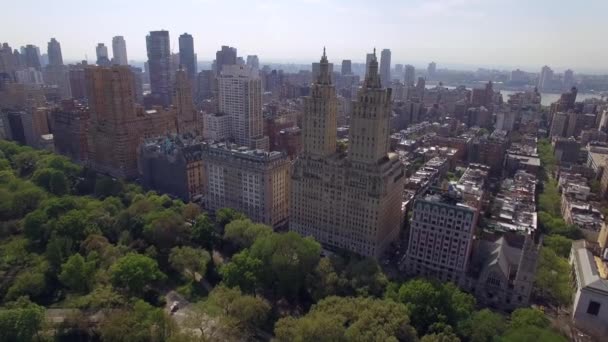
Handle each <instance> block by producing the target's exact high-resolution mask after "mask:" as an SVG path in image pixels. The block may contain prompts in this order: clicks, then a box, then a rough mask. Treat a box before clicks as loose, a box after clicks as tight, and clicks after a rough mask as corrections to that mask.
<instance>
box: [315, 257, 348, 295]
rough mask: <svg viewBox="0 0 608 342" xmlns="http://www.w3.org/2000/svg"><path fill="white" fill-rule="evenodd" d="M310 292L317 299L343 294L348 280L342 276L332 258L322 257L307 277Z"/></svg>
mask: <svg viewBox="0 0 608 342" xmlns="http://www.w3.org/2000/svg"><path fill="white" fill-rule="evenodd" d="M306 283H307V288H308V292H309V293H310V294H311V296H312V298H313V299H314V300H315V301H319V300H321V299H323V298H325V297H329V296H332V295H341V294H342V292H343V291H344V289H345V288H346V287H347V285H348V280H347V279H346V278H344V277H341V276H340V275H339V274H338V272H337V271H336V269H335V268H334V265H333V263H332V260H331V259H330V258H327V257H326V258H321V259H320V260H319V263H318V264H317V266H316V267H315V269H314V271H313V272H312V273H311V274H310V275H309V276H308V277H307V279H306Z"/></svg>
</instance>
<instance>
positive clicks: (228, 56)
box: [215, 45, 237, 75]
mask: <svg viewBox="0 0 608 342" xmlns="http://www.w3.org/2000/svg"><path fill="white" fill-rule="evenodd" d="M235 64H237V63H236V48H233V47H230V46H226V45H222V49H221V50H219V51H218V52H216V53H215V74H216V75H220V73H221V71H222V70H223V67H224V66H225V65H235Z"/></svg>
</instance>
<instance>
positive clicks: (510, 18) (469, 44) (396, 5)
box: [3, 0, 608, 73]
mask: <svg viewBox="0 0 608 342" xmlns="http://www.w3.org/2000/svg"><path fill="white" fill-rule="evenodd" d="M114 2H115V1H114V0H110V1H108V2H105V3H103V4H101V3H100V4H97V3H91V4H88V5H87V6H86V7H80V8H87V11H79V12H76V13H74V11H73V10H72V9H71V8H70V7H71V5H72V4H71V3H68V2H67V1H58V2H55V3H53V5H52V6H50V5H48V6H47V5H40V4H37V3H36V4H33V3H32V1H31V0H26V1H22V2H20V3H17V4H15V5H14V6H11V8H10V9H9V13H7V14H8V15H7V16H6V19H5V20H4V23H5V25H6V26H7V27H17V28H19V29H17V30H5V31H6V35H5V37H4V38H3V39H4V40H5V41H8V42H10V43H11V44H12V45H13V46H25V45H26V44H35V45H37V46H39V47H40V46H43V47H44V46H46V44H47V42H48V41H49V40H50V38H52V37H54V38H56V39H57V40H58V41H59V42H60V43H61V47H62V52H63V57H64V59H65V60H66V61H76V60H82V59H83V58H85V55H86V56H88V60H89V61H94V56H95V45H96V43H97V42H103V43H104V44H105V45H106V46H111V42H112V37H114V36H117V35H121V36H124V37H125V40H126V41H127V49H128V55H129V57H130V58H131V60H134V61H145V60H146V49H145V36H146V35H147V34H148V32H149V31H154V30H161V29H165V30H168V31H169V32H170V39H171V51H172V52H174V53H176V52H178V51H179V47H178V43H177V42H178V37H179V35H181V34H183V33H184V32H187V33H189V34H191V35H192V36H193V37H194V42H195V45H194V50H195V52H196V53H197V55H198V59H199V61H211V60H213V57H214V53H215V51H217V49H218V47H219V46H221V45H230V46H235V47H236V48H237V49H239V53H240V54H241V55H242V56H246V55H248V54H252V55H253V54H256V55H258V56H260V60H261V61H262V62H263V63H268V62H279V61H281V62H287V63H289V62H291V63H308V62H312V61H315V60H316V58H317V57H316V56H315V54H316V53H317V51H319V48H320V47H321V46H327V50H328V55H331V58H332V59H333V60H334V61H338V60H342V59H352V60H353V62H354V63H360V62H364V57H365V53H366V52H369V51H370V50H371V48H372V47H374V46H375V47H376V48H377V49H378V50H379V51H380V50H381V49H385V48H386V49H390V50H391V52H392V64H397V63H402V64H413V65H419V66H421V65H424V64H426V63H428V62H430V61H436V62H437V63H438V65H439V67H440V68H441V67H444V66H448V67H451V66H454V65H461V66H471V67H473V66H479V67H481V66H485V67H490V66H495V67H504V68H517V67H519V68H523V69H525V70H527V71H535V72H538V70H540V67H542V66H543V65H549V66H551V67H552V68H553V69H554V70H556V71H558V72H560V71H563V70H565V69H567V68H571V69H574V70H575V71H577V72H594V73H597V72H606V71H608V66H605V63H604V61H605V60H607V59H608V48H606V47H605V44H603V42H602V40H601V35H599V34H597V33H596V31H597V27H595V26H594V24H593V22H597V21H594V20H593V19H592V18H590V16H594V15H595V14H594V13H598V14H599V13H605V12H606V10H608V3H606V2H603V1H599V0H589V1H587V3H586V4H585V6H584V7H582V6H581V7H574V8H568V10H566V9H564V8H562V7H563V6H557V4H554V3H553V2H550V1H547V0H542V1H537V2H535V3H533V4H529V3H524V2H523V1H519V0H518V1H512V2H509V3H503V2H498V1H494V0H490V1H479V0H434V1H424V2H423V1H417V0H416V1H405V2H396V1H386V2H383V3H379V4H374V6H370V5H369V4H367V3H365V2H363V1H351V2H348V3H345V2H344V1H340V0H296V1H293V2H290V3H289V4H284V3H282V2H278V1H276V0H265V1H258V2H255V3H254V4H251V3H243V4H241V3H240V2H239V1H237V2H231V3H230V4H227V3H224V2H219V1H215V0H190V1H176V2H173V3H172V4H171V6H170V7H167V6H165V5H163V6H160V5H157V4H156V3H155V1H151V2H149V3H148V4H147V6H145V7H139V6H137V4H134V3H126V4H123V3H121V6H120V8H121V11H115V9H116V8H117V7H116V6H114V5H113V3H114ZM243 8H246V9H247V10H239V9H243ZM186 9H187V10H186ZM514 9H517V11H514ZM581 11H584V13H585V15H582V13H580V12H581ZM515 12H516V13H515ZM64 13H70V15H69V16H67V15H65V14H64ZM218 13H230V16H229V17H230V20H231V22H236V23H237V24H236V25H223V24H222V20H225V18H227V17H226V16H224V15H216V14H218ZM577 13H578V14H581V15H577ZM24 17H28V18H30V19H32V22H37V23H39V25H40V26H45V27H50V29H47V30H37V29H35V27H34V26H32V27H23V25H22V23H21V21H20V18H24ZM99 18H103V20H104V25H91V23H95V21H99ZM370 20H371V21H374V22H375V25H364V24H363V23H364V22H368V21H370ZM599 20H601V18H599V19H598V21H599ZM58 22H61V23H62V25H56V24H57V23H58ZM312 22H323V23H325V24H324V25H310V23H312ZM463 22H465V23H467V24H466V25H463V24H462V23H463ZM513 22H517V24H518V25H517V26H514V25H511V24H510V23H513ZM564 22H568V23H569V24H568V25H567V28H566V25H563V23H564ZM471 23H473V24H471ZM74 27H78V34H75V31H74ZM304 27H305V28H306V29H302V28H304ZM211 33H212V34H211ZM261 42H262V43H261ZM558 42H559V44H557V43H558ZM581 56H584V58H581Z"/></svg>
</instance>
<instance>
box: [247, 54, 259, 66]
mask: <svg viewBox="0 0 608 342" xmlns="http://www.w3.org/2000/svg"><path fill="white" fill-rule="evenodd" d="M247 66H248V67H250V68H253V69H258V70H259V69H260V60H259V59H258V56H257V55H248V56H247Z"/></svg>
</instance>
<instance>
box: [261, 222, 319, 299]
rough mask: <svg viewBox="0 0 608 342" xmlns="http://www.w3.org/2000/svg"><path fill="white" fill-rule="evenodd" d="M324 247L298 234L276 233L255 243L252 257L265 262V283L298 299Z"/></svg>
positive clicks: (263, 263)
mask: <svg viewBox="0 0 608 342" xmlns="http://www.w3.org/2000/svg"><path fill="white" fill-rule="evenodd" d="M320 253H321V245H320V244H319V243H318V242H316V241H315V240H313V239H312V238H310V237H307V238H303V237H301V236H300V235H298V234H297V233H294V232H288V233H285V234H277V233H273V234H270V235H267V236H264V237H260V238H258V239H256V240H255V242H254V243H253V245H252V246H251V249H250V255H251V256H252V257H254V258H257V259H259V260H261V261H262V265H263V269H262V276H261V281H262V283H263V284H264V287H265V288H267V289H276V291H277V292H278V294H279V295H282V296H286V297H288V298H295V297H296V296H297V294H298V293H299V292H300V290H302V289H303V288H304V286H305V285H306V277H307V276H308V274H309V273H311V272H312V271H313V270H314V268H315V267H316V265H317V263H318V262H319V258H320Z"/></svg>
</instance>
